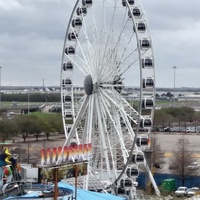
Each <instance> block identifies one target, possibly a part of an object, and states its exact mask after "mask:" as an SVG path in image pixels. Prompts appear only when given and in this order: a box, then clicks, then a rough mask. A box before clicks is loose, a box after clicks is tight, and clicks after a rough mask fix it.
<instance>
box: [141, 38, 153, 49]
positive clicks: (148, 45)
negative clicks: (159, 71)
mask: <svg viewBox="0 0 200 200" xmlns="http://www.w3.org/2000/svg"><path fill="white" fill-rule="evenodd" d="M149 48H151V41H150V39H149V38H142V39H141V40H140V49H141V50H147V49H149Z"/></svg>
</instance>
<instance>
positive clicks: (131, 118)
mask: <svg viewBox="0 0 200 200" xmlns="http://www.w3.org/2000/svg"><path fill="white" fill-rule="evenodd" d="M101 91H102V93H103V94H104V95H105V96H106V98H107V99H109V101H110V102H112V103H113V104H114V105H115V106H116V107H117V108H118V109H119V110H120V111H121V112H123V113H124V114H125V115H127V116H128V118H129V119H130V120H131V121H133V122H134V123H135V122H136V121H135V119H133V117H132V116H130V115H129V114H128V113H126V111H124V109H123V108H122V107H121V106H120V105H119V104H117V102H116V101H115V100H113V99H112V98H111V97H110V96H109V94H108V93H106V92H105V91H104V90H101ZM117 96H118V95H117ZM115 98H116V97H115ZM117 98H119V96H118V97H117Z"/></svg>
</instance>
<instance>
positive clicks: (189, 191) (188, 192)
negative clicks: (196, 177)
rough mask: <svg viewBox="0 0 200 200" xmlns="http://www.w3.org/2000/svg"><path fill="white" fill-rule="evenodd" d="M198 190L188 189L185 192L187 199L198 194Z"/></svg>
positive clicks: (195, 188)
mask: <svg viewBox="0 0 200 200" xmlns="http://www.w3.org/2000/svg"><path fill="white" fill-rule="evenodd" d="M199 191H200V190H199V188H198V187H192V188H189V189H188V190H187V196H188V197H192V196H194V195H195V194H197V193H199Z"/></svg>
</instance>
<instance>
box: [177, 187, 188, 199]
mask: <svg viewBox="0 0 200 200" xmlns="http://www.w3.org/2000/svg"><path fill="white" fill-rule="evenodd" d="M187 190H188V188H187V187H183V186H182V187H178V189H177V190H176V191H175V195H176V196H177V197H180V196H186V195H187Z"/></svg>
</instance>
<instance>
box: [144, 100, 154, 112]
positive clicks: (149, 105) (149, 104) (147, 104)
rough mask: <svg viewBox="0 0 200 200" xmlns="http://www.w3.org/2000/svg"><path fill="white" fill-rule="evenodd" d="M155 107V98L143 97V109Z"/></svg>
mask: <svg viewBox="0 0 200 200" xmlns="http://www.w3.org/2000/svg"><path fill="white" fill-rule="evenodd" d="M153 107H154V100H153V99H152V98H143V99H142V109H147V110H148V109H152V108H153Z"/></svg>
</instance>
